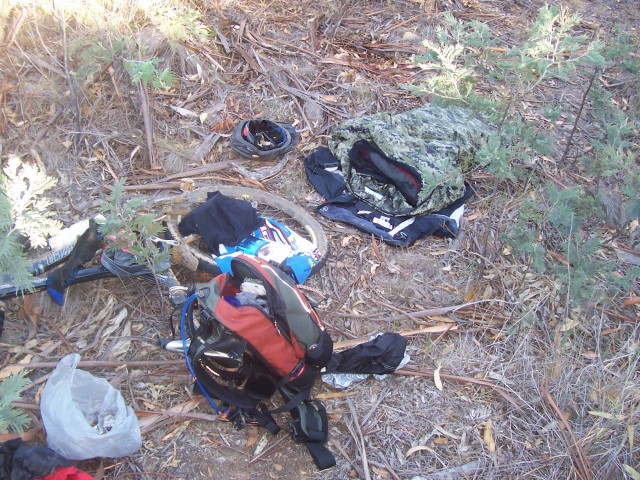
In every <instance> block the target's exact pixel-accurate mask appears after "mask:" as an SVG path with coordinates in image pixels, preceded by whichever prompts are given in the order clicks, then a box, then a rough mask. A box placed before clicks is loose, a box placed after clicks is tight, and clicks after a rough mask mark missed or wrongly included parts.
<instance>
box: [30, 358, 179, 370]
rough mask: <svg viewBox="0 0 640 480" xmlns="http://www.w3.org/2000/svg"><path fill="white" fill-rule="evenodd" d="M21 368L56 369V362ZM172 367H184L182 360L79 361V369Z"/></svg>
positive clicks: (38, 363)
mask: <svg viewBox="0 0 640 480" xmlns="http://www.w3.org/2000/svg"><path fill="white" fill-rule="evenodd" d="M18 365H19V366H21V367H23V368H56V367H57V366H58V362H31V363H25V364H24V365H23V364H18ZM173 365H184V360H130V361H127V360H122V361H117V362H116V361H100V360H80V362H79V363H78V367H80V368H120V367H132V368H138V367H167V366H173Z"/></svg>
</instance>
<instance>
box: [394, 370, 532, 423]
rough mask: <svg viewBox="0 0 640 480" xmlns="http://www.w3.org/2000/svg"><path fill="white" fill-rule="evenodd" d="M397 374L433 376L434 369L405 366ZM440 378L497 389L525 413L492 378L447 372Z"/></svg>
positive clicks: (503, 396)
mask: <svg viewBox="0 0 640 480" xmlns="http://www.w3.org/2000/svg"><path fill="white" fill-rule="evenodd" d="M393 373H395V374H397V375H410V376H415V377H428V378H433V375H434V370H433V369H431V368H417V367H404V368H400V369H398V370H396V371H395V372H393ZM440 378H441V379H444V380H451V381H452V382H458V383H472V384H475V385H480V386H482V387H488V388H492V389H493V390H495V391H496V392H497V393H499V394H500V395H502V398H504V399H505V400H506V401H507V402H509V403H510V404H511V405H513V406H514V407H515V408H516V409H517V410H518V411H520V412H522V413H524V410H522V407H521V406H520V405H519V404H518V402H516V400H515V399H514V398H513V397H512V396H511V395H509V393H508V391H507V389H506V388H504V387H501V386H499V385H496V384H495V383H493V382H492V381H491V380H485V379H482V378H471V377H462V376H459V375H450V374H447V373H440Z"/></svg>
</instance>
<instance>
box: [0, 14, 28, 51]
mask: <svg viewBox="0 0 640 480" xmlns="http://www.w3.org/2000/svg"><path fill="white" fill-rule="evenodd" d="M13 17H15V15H13ZM26 17H27V11H26V10H25V9H24V8H21V9H20V13H19V14H18V18H17V19H16V18H14V21H13V25H12V26H11V27H10V29H8V30H7V31H6V34H7V35H6V37H5V42H4V45H3V47H4V48H5V49H6V48H9V47H10V46H11V45H12V44H13V42H15V41H16V38H17V36H18V32H20V29H21V28H22V24H23V23H24V19H25V18H26Z"/></svg>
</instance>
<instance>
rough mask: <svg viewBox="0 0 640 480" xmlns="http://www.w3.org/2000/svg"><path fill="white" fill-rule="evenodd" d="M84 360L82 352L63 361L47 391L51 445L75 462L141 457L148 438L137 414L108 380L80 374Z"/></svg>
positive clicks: (45, 418)
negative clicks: (145, 436) (140, 451)
mask: <svg viewBox="0 0 640 480" xmlns="http://www.w3.org/2000/svg"><path fill="white" fill-rule="evenodd" d="M79 361H80V355H78V354H77V353H72V354H70V355H67V356H66V357H64V358H63V359H62V360H60V362H59V363H58V366H57V367H56V369H55V370H54V371H53V373H52V374H51V377H50V378H49V380H47V384H46V385H45V387H44V390H43V392H42V398H41V399H40V413H41V414H42V423H43V424H44V427H45V430H46V432H47V445H48V446H49V448H51V449H52V450H54V451H55V452H57V453H59V454H60V455H62V456H63V457H65V458H67V459H69V460H86V459H88V458H96V457H111V458H117V457H126V456H127V455H131V454H133V453H135V452H137V451H138V450H139V449H140V446H141V445H142V439H141V435H140V425H139V424H138V418H137V417H136V416H135V413H134V412H133V409H132V408H131V407H127V406H126V405H125V403H124V398H122V394H121V393H120V392H119V391H118V390H116V389H115V388H113V387H112V386H111V384H110V383H109V382H107V381H106V380H105V379H104V378H96V377H94V376H93V375H91V374H90V373H88V372H85V371H83V370H76V367H77V366H78V362H79Z"/></svg>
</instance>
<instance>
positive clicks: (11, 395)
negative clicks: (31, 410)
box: [0, 370, 31, 433]
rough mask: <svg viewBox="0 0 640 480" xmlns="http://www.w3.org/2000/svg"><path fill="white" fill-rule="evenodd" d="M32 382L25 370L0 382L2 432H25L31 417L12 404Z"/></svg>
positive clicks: (0, 428)
mask: <svg viewBox="0 0 640 480" xmlns="http://www.w3.org/2000/svg"><path fill="white" fill-rule="evenodd" d="M30 383H31V380H29V379H28V378H26V373H25V371H24V370H22V371H20V372H18V373H16V374H14V375H11V376H9V377H8V378H7V379H6V380H4V381H3V382H2V383H0V433H23V432H24V430H25V428H26V427H27V426H28V425H29V422H30V420H29V417H28V416H27V415H26V414H25V413H24V412H23V411H22V410H20V409H18V408H16V407H14V406H13V405H12V404H13V402H15V401H17V400H20V392H21V391H22V389H23V388H25V387H26V386H27V385H29V384H30Z"/></svg>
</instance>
